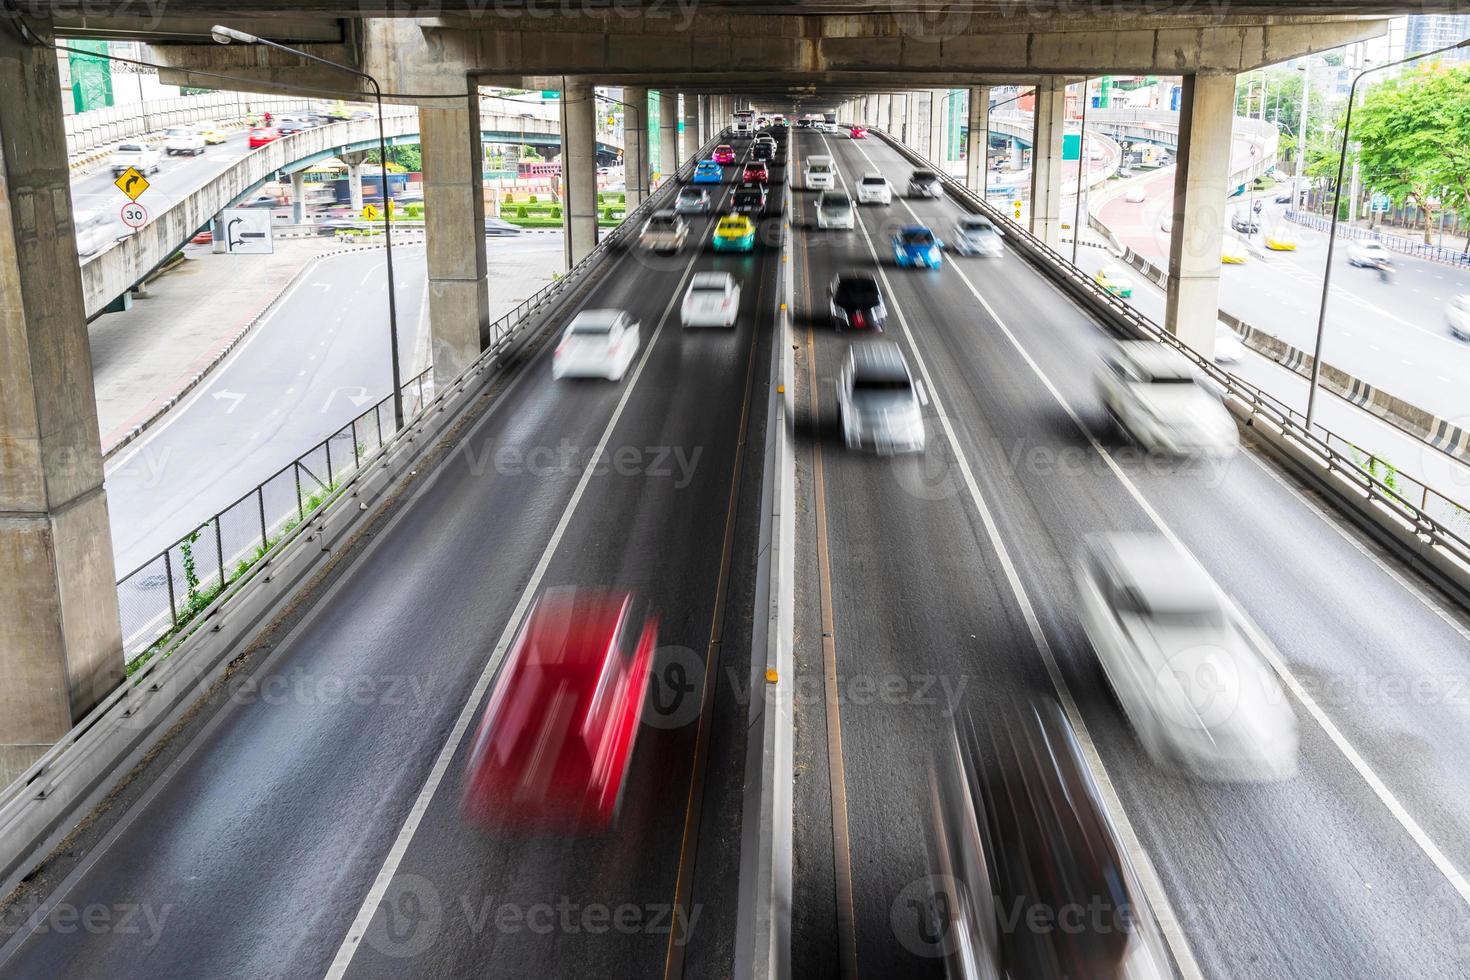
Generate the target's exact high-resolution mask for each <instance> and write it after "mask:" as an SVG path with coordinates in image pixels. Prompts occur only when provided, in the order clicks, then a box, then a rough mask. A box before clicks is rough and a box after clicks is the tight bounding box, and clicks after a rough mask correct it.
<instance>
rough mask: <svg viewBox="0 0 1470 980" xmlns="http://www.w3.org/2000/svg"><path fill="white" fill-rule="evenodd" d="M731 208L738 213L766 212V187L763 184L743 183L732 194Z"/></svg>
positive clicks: (758, 213) (757, 213) (756, 213)
mask: <svg viewBox="0 0 1470 980" xmlns="http://www.w3.org/2000/svg"><path fill="white" fill-rule="evenodd" d="M730 210H731V211H733V212H735V213H736V214H755V215H760V214H765V211H766V188H765V186H764V185H762V184H741V185H740V186H739V187H737V188H736V189H735V193H734V194H731V195H730Z"/></svg>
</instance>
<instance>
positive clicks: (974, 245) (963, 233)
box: [950, 214, 1005, 258]
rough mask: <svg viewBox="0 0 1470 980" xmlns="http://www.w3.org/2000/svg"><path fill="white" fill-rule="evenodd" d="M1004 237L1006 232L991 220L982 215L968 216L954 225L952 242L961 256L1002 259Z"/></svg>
mask: <svg viewBox="0 0 1470 980" xmlns="http://www.w3.org/2000/svg"><path fill="white" fill-rule="evenodd" d="M1004 237H1005V232H1003V231H1001V230H1000V229H999V228H997V227H995V225H993V224H991V222H990V219H989V218H987V217H985V216H984V215H981V214H967V215H965V216H964V217H962V218H960V220H958V221H956V222H955V223H954V231H953V233H952V234H951V235H950V241H951V242H952V244H953V245H954V249H955V251H957V252H959V253H960V254H961V255H984V256H987V257H989V258H1000V256H1001V254H1002V253H1003V252H1004V251H1005V249H1004V248H1003V247H1002V246H1001V244H1000V240H1001V239H1002V238H1004Z"/></svg>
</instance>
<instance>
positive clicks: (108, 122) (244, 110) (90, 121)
mask: <svg viewBox="0 0 1470 980" xmlns="http://www.w3.org/2000/svg"><path fill="white" fill-rule="evenodd" d="M311 108H312V100H311V99H301V98H294V97H291V96H284V95H258V94H252V93H248V92H243V93H242V92H209V93H205V94H202V95H180V96H176V97H174V98H168V99H149V100H147V101H144V102H125V103H123V104H121V105H115V106H108V107H106V108H103V109H88V110H87V111H85V112H74V113H71V114H69V115H67V116H66V117H65V119H64V120H63V121H64V124H65V126H66V151H67V153H68V154H77V153H85V152H87V151H88V150H91V149H95V148H96V147H99V146H106V145H107V144H108V143H115V142H117V141H118V140H122V139H127V138H128V137H130V136H142V135H144V134H146V133H151V132H158V131H161V130H165V129H168V128H169V127H170V126H183V125H188V124H191V123H197V122H202V121H203V120H206V119H231V120H235V119H244V118H246V116H247V115H248V114H249V113H251V112H255V113H261V112H267V111H269V112H271V113H274V114H275V115H284V114H286V113H290V112H310V111H311Z"/></svg>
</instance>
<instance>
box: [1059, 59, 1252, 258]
mask: <svg viewBox="0 0 1470 980" xmlns="http://www.w3.org/2000/svg"><path fill="white" fill-rule="evenodd" d="M1066 108H1067V86H1066V85H1065V83H1064V80H1063V79H1061V78H1058V77H1057V76H1055V75H1048V76H1046V77H1044V78H1042V80H1041V83H1040V84H1038V85H1037V86H1036V115H1035V118H1034V119H1033V120H1032V124H1031V234H1033V235H1035V236H1036V237H1037V238H1039V239H1041V240H1042V241H1043V242H1045V243H1046V244H1047V245H1050V246H1051V247H1052V248H1056V247H1057V246H1058V245H1059V244H1060V243H1061V223H1062V220H1061V211H1062V126H1063V121H1064V120H1063V116H1064V114H1065V113H1066ZM1227 143H1228V140H1227Z"/></svg>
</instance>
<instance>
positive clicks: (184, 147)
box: [163, 126, 204, 157]
mask: <svg viewBox="0 0 1470 980" xmlns="http://www.w3.org/2000/svg"><path fill="white" fill-rule="evenodd" d="M163 152H165V153H167V154H168V155H169V156H183V155H184V154H186V153H187V154H188V155H189V156H191V157H197V156H198V155H199V154H201V153H203V152H204V134H203V133H201V132H200V131H199V130H197V129H194V128H192V127H189V126H174V127H173V128H171V129H169V130H168V131H167V132H165V133H164V134H163Z"/></svg>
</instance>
